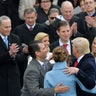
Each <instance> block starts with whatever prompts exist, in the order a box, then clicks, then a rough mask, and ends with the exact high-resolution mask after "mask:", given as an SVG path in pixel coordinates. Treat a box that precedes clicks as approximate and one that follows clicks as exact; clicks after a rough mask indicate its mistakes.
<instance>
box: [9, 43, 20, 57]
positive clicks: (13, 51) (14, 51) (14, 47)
mask: <svg viewBox="0 0 96 96" xmlns="http://www.w3.org/2000/svg"><path fill="white" fill-rule="evenodd" d="M18 51H19V46H18V45H17V44H16V43H13V44H12V45H11V46H10V50H9V54H10V56H11V57H13V58H15V57H16V55H17V52H18Z"/></svg>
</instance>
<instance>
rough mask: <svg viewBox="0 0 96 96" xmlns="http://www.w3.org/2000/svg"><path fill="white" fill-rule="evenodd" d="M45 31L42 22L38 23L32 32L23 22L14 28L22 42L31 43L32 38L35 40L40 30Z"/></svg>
mask: <svg viewBox="0 0 96 96" xmlns="http://www.w3.org/2000/svg"><path fill="white" fill-rule="evenodd" d="M44 31H45V29H44V28H43V27H42V26H41V25H40V24H37V23H36V25H35V27H34V28H33V30H32V32H30V31H29V29H28V28H27V26H26V24H22V25H19V26H17V27H16V28H15V29H14V30H13V33H14V34H16V35H18V36H19V37H20V40H21V43H25V44H29V42H30V41H31V40H34V37H35V35H36V34H37V33H38V32H44Z"/></svg>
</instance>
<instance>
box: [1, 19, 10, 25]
mask: <svg viewBox="0 0 96 96" xmlns="http://www.w3.org/2000/svg"><path fill="white" fill-rule="evenodd" d="M9 24H11V21H10V20H9V19H4V20H2V22H1V25H5V26H7V25H9Z"/></svg>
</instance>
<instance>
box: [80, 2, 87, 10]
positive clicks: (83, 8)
mask: <svg viewBox="0 0 96 96" xmlns="http://www.w3.org/2000/svg"><path fill="white" fill-rule="evenodd" d="M80 7H81V10H82V12H85V11H86V7H85V2H84V1H83V0H82V1H81V2H80Z"/></svg>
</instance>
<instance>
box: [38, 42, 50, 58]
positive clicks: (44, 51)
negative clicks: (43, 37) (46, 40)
mask: <svg viewBox="0 0 96 96" xmlns="http://www.w3.org/2000/svg"><path fill="white" fill-rule="evenodd" d="M39 47H40V51H39V52H38V58H39V59H40V60H44V59H45V58H46V56H47V52H48V49H47V48H46V47H45V45H44V44H43V43H40V44H39Z"/></svg>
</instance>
